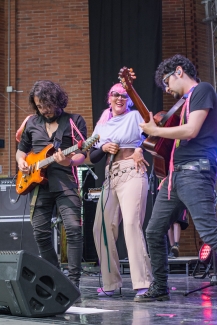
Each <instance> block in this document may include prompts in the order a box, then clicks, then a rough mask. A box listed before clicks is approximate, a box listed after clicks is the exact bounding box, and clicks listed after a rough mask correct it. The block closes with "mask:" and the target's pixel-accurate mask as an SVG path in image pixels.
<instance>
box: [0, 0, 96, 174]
mask: <svg viewBox="0 0 217 325" xmlns="http://www.w3.org/2000/svg"><path fill="white" fill-rule="evenodd" d="M1 4H2V6H1V11H0V15H1V13H2V15H3V13H4V10H3V4H4V5H5V7H6V10H5V17H6V18H7V5H8V1H6V0H5V1H2V3H1ZM10 6H11V15H10V16H11V17H10V18H11V46H10V48H11V60H10V63H11V86H13V88H14V89H15V90H19V91H20V90H22V91H23V93H12V94H11V98H10V99H11V107H10V113H11V132H10V134H9V133H8V131H7V128H8V122H7V121H8V108H7V105H6V104H5V105H3V106H4V107H5V114H4V117H5V123H4V124H5V140H6V145H7V149H0V153H2V154H3V156H0V157H1V158H0V159H1V160H0V164H2V165H3V174H5V175H8V171H9V169H10V170H11V174H12V175H14V174H15V172H16V164H15V159H14V157H15V152H16V142H15V138H14V134H15V131H16V129H17V128H18V126H19V125H20V124H21V122H22V121H23V119H24V118H25V117H26V116H27V115H28V114H31V112H32V111H31V110H30V109H29V108H28V93H29V90H30V89H31V87H32V85H33V84H34V82H35V81H36V80H39V79H50V80H52V81H54V82H58V83H59V84H60V85H61V86H62V87H63V88H64V89H65V90H66V91H67V93H68V95H69V104H68V107H67V109H66V111H68V112H74V113H80V114H82V115H83V117H84V118H85V120H86V122H87V125H88V134H89V135H90V134H91V132H92V107H91V89H90V62H89V29H88V27H89V22H88V1H87V0H85V1H79V0H71V1H67V0H52V1H51V0H46V1H43V0H37V1H25V0H17V1H15V0H11V2H10ZM0 26H2V28H3V26H4V24H3V23H2V20H1V25H0ZM0 28H1V27H0ZM5 28H6V30H5V35H7V24H6V23H5ZM1 34H3V35H4V33H1ZM0 37H2V36H0ZM4 44H5V46H4V50H3V53H2V56H3V55H4V60H1V56H0V60H1V61H0V64H1V67H2V66H4V65H3V62H2V61H4V63H6V62H7V61H6V60H7V46H8V44H7V38H5V43H4ZM0 55H1V52H0ZM0 82H1V79H0ZM5 83H6V81H5ZM0 86H1V84H0ZM2 88H3V90H4V92H5V88H6V85H4V87H2ZM4 95H5V96H7V93H4ZM15 104H16V105H15ZM0 132H1V131H0ZM9 136H11V140H10V151H11V154H10V159H11V168H10V166H9V163H10V162H9V158H8V156H9V154H8V142H9V141H8V139H9ZM3 157H4V158H3Z"/></svg>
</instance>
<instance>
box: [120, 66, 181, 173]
mask: <svg viewBox="0 0 217 325" xmlns="http://www.w3.org/2000/svg"><path fill="white" fill-rule="evenodd" d="M130 71H133V70H132V69H128V68H127V67H123V68H122V69H121V70H120V72H119V79H120V82H121V83H122V86H123V88H124V89H126V91H127V94H128V95H129V96H130V98H131V100H132V102H133V103H134V105H135V106H136V108H137V109H138V111H139V112H140V114H141V116H142V117H143V119H144V121H145V122H146V123H148V122H149V120H150V117H149V110H148V108H147V107H146V106H145V104H144V103H143V101H142V99H141V98H140V97H139V95H138V94H137V92H136V90H135V89H134V87H133V85H132V81H133V79H132V77H131V75H130ZM166 114H167V112H166V111H160V112H158V113H157V114H155V115H154V121H155V123H156V124H157V125H158V126H164V127H172V126H177V125H179V117H178V116H177V115H176V114H174V115H172V116H171V117H170V118H169V119H168V120H167V121H166V122H165V124H162V123H161V121H162V119H163V118H164V116H165V115H166ZM173 142H174V140H171V139H165V138H159V137H154V136H150V135H149V136H148V137H147V138H146V139H145V141H144V142H143V145H144V147H145V149H146V150H147V151H148V152H150V153H151V154H152V155H153V164H154V171H155V174H156V176H157V177H158V178H159V179H163V178H165V177H166V176H167V174H168V170H169V161H170V155H171V151H172V146H173Z"/></svg>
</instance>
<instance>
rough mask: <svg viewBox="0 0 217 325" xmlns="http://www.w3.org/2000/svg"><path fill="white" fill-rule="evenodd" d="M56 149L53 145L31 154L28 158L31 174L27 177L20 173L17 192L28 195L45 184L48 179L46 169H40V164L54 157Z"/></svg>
mask: <svg viewBox="0 0 217 325" xmlns="http://www.w3.org/2000/svg"><path fill="white" fill-rule="evenodd" d="M54 152H55V149H54V147H53V145H52V144H49V145H48V146H46V147H45V148H44V149H43V150H42V151H40V152H39V153H37V154H35V153H33V152H30V153H29V154H28V155H27V156H26V162H27V164H28V166H29V174H27V175H25V174H23V173H22V172H21V171H18V174H17V179H16V191H17V193H18V194H20V195H25V194H28V193H29V192H31V191H32V189H33V188H34V187H35V186H36V185H38V184H44V183H45V182H46V181H47V179H46V178H45V168H39V167H38V164H39V162H40V161H42V160H43V159H46V158H48V157H50V156H52V155H53V153H54Z"/></svg>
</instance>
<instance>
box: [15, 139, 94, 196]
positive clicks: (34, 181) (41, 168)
mask: <svg viewBox="0 0 217 325" xmlns="http://www.w3.org/2000/svg"><path fill="white" fill-rule="evenodd" d="M97 141H99V135H98V134H96V135H94V136H93V137H90V138H88V139H87V140H86V141H82V140H81V141H79V142H78V143H77V144H76V145H74V146H72V147H70V148H68V149H65V150H63V151H62V152H63V154H64V155H65V156H68V155H69V154H70V153H72V152H75V151H76V150H82V151H87V150H88V149H90V147H92V145H93V144H94V143H96V142H97ZM54 152H55V149H54V146H53V144H49V145H48V146H46V147H45V148H44V149H43V150H41V151H40V152H39V153H37V154H35V153H33V152H30V153H29V154H28V155H27V156H26V159H25V160H26V162H27V164H28V166H29V173H28V174H23V173H22V172H21V171H18V174H17V179H16V191H17V193H18V194H20V195H25V194H28V193H29V192H30V191H31V190H32V189H33V188H34V187H35V186H36V185H38V184H43V183H45V182H46V181H47V179H46V178H45V169H46V168H47V167H48V165H50V164H51V163H53V162H54V158H53V153H54Z"/></svg>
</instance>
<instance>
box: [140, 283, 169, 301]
mask: <svg viewBox="0 0 217 325" xmlns="http://www.w3.org/2000/svg"><path fill="white" fill-rule="evenodd" d="M155 300H157V301H166V300H170V293H169V288H165V289H161V288H160V287H159V286H158V284H157V283H156V282H155V281H153V282H152V283H151V285H150V287H149V289H148V291H146V292H145V293H144V295H138V296H137V295H136V296H135V298H134V301H136V302H151V301H155Z"/></svg>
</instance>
